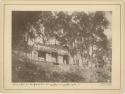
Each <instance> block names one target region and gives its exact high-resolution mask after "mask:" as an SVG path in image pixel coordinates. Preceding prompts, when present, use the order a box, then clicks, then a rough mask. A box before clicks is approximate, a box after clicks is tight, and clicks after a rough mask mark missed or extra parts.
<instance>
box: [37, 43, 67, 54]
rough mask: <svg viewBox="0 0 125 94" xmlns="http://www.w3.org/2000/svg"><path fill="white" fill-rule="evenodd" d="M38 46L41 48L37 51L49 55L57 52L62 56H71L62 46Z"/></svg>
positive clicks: (39, 44)
mask: <svg viewBox="0 0 125 94" xmlns="http://www.w3.org/2000/svg"><path fill="white" fill-rule="evenodd" d="M37 46H39V47H38V49H37V50H41V51H45V52H49V53H52V52H55V53H57V54H60V55H68V54H69V53H68V51H67V50H66V49H65V48H64V47H62V46H60V45H49V44H45V45H44V44H41V43H38V44H37Z"/></svg>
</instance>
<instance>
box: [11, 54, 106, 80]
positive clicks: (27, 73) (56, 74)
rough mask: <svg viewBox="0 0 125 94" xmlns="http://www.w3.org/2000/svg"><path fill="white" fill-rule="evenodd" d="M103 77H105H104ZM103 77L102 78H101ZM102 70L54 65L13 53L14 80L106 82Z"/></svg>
mask: <svg viewBox="0 0 125 94" xmlns="http://www.w3.org/2000/svg"><path fill="white" fill-rule="evenodd" d="M102 78H103V79H102ZM100 79H101V80H100ZM106 80H107V78H105V77H103V74H102V72H101V73H100V72H98V73H97V72H96V71H95V70H92V69H89V68H83V67H79V66H77V65H54V64H51V63H45V62H36V61H32V62H31V61H30V60H29V59H27V58H26V56H21V57H20V56H19V55H18V54H14V53H13V55H12V81H13V82H97V81H100V82H105V81H106Z"/></svg>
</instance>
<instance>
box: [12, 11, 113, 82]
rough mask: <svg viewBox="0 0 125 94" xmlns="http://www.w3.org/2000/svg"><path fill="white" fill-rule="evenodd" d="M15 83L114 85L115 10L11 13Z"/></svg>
mask: <svg viewBox="0 0 125 94" xmlns="http://www.w3.org/2000/svg"><path fill="white" fill-rule="evenodd" d="M11 40H12V52H11V54H12V56H11V58H12V61H11V63H12V66H11V67H12V68H11V69H12V82H13V83H21V82H25V83H26V82H40V83H42V82H46V83H47V82H51V83H53V82H57V83H65V82H68V83H72V82H76V83H103V82H104V83H111V82H112V11H12V39H11Z"/></svg>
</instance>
